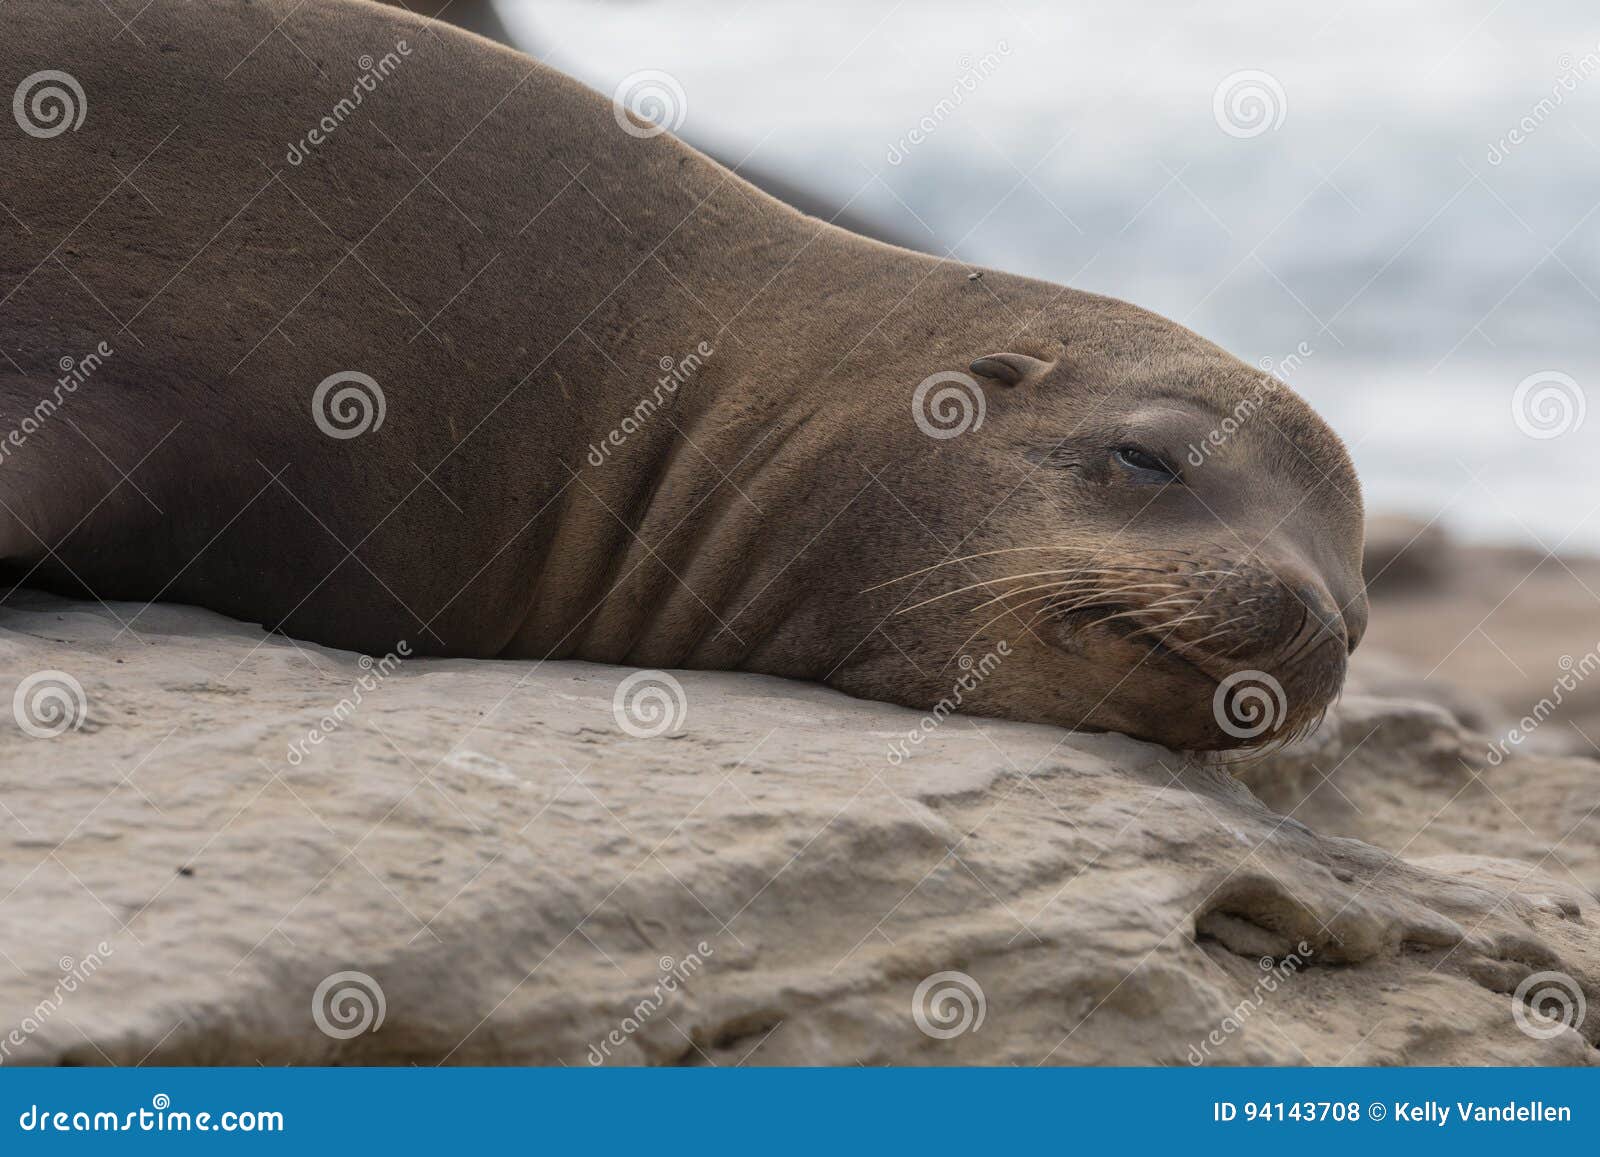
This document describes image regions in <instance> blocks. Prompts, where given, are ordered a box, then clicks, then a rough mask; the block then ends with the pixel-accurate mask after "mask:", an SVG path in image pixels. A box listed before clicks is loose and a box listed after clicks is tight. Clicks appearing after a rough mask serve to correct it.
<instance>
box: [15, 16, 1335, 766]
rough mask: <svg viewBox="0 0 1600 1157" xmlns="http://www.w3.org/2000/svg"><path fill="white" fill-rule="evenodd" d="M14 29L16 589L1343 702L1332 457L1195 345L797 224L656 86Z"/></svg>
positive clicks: (1096, 691)
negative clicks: (733, 168) (723, 160)
mask: <svg viewBox="0 0 1600 1157" xmlns="http://www.w3.org/2000/svg"><path fill="white" fill-rule="evenodd" d="M5 20H6V30H7V34H6V36H5V38H4V41H3V42H0V83H3V85H4V86H5V87H6V89H8V90H11V91H13V92H14V100H13V113H14V116H13V121H14V122H15V123H14V124H11V125H6V126H5V127H4V130H3V131H0V150H3V151H0V202H3V204H4V209H3V212H0V229H3V230H4V231H5V245H4V246H3V248H0V346H3V350H4V355H5V356H4V358H3V359H0V558H4V559H5V560H6V565H7V567H8V574H9V575H10V576H11V579H12V580H13V581H17V582H26V583H28V584H33V585H43V586H47V587H50V588H53V589H64V590H68V591H73V592H77V593H85V594H92V595H93V596H95V597H97V598H101V599H107V600H111V599H117V600H139V601H149V600H156V599H165V600H172V601H178V602H185V603H192V604H198V605H200V606H203V607H208V608H211V609H213V610H216V611H219V612H222V613H224V614H228V615H232V616H234V617H237V618H240V619H245V620H248V621H252V622H259V623H262V624H265V625H266V626H267V627H269V628H271V629H274V630H278V631H281V632H284V633H286V634H288V635H291V636H295V637H299V638H302V639H307V640H313V641H316V642H319V643H323V644H327V645H331V646H336V647H345V648H353V649H359V650H362V651H366V652H368V653H372V654H382V653H388V652H390V651H392V650H393V649H394V648H395V646H396V644H397V642H398V641H401V640H404V641H405V642H406V643H407V648H408V650H409V651H410V653H412V654H420V655H451V656H476V657H497V656H498V657H516V658H539V659H542V658H580V659H587V660H594V661H600V662H606V663H620V664H629V665H636V666H646V667H661V668H670V667H690V668H725V669H738V670H746V671H757V672H765V673H769V674H773V675H780V676H788V677H793V678H797V679H810V680H819V681H821V682H824V683H827V684H829V685H831V686H833V687H836V688H839V689H841V690H843V691H846V692H848V693H850V694H853V695H859V696H864V697H869V698H876V699H884V700H890V701H894V702H898V703H903V704H907V705H910V706H913V707H918V708H923V709H926V710H930V711H932V712H933V715H934V717H935V718H942V717H943V714H944V713H945V712H947V711H949V710H951V709H960V710H963V711H968V712H974V713H978V714H986V715H994V716H1003V717H1008V718H1012V719H1022V720H1032V721H1038V722H1048V723H1055V724H1060V725H1062V726H1066V727H1076V728H1093V729H1110V730H1117V731H1123V732H1127V733H1129V734H1132V735H1135V736H1138V737H1141V738H1146V739H1151V740H1155V741H1158V742H1161V743H1165V744H1168V745H1170V746H1173V747H1178V748H1194V749H1215V748H1226V747H1237V746H1248V745H1252V744H1260V743H1265V742H1270V741H1273V740H1275V739H1281V738H1283V737H1285V736H1288V735H1291V734H1294V733H1296V732H1297V731H1299V730H1301V729H1303V728H1304V727H1305V726H1307V725H1308V724H1309V723H1310V722H1312V721H1314V720H1315V719H1316V718H1317V717H1318V716H1319V713H1320V712H1321V711H1322V709H1323V708H1324V707H1325V705H1326V704H1327V703H1328V701H1329V700H1330V698H1331V697H1332V696H1333V695H1335V694H1336V692H1337V690H1338V688H1339V686H1340V683H1341V680H1342V678H1343V674H1344V670H1345V664H1346V653H1347V651H1348V650H1349V649H1351V648H1353V647H1354V646H1355V644H1356V642H1357V640H1358V639H1359V638H1360V635H1361V632H1362V629H1363V624H1364V622H1365V617H1366V604H1365V599H1364V595H1363V593H1362V586H1361V566H1360V563H1361V529H1362V518H1361V499H1360V491H1359V487H1358V484H1357V481H1356V477H1355V474H1354V471H1353V469H1352V467H1351V463H1350V460H1349V458H1348V455H1347V454H1346V452H1345V450H1344V448H1343V447H1342V445H1341V444H1340V442H1339V439H1338V438H1337V437H1336V436H1335V435H1334V434H1333V433H1332V432H1331V431H1330V430H1329V429H1328V428H1327V427H1326V426H1325V425H1324V424H1323V423H1322V422H1321V421H1320V420H1319V419H1318V418H1317V417H1316V415H1315V414H1314V413H1313V412H1312V411H1311V410H1310V408H1309V407H1307V406H1306V405H1305V404H1304V402H1302V401H1301V400H1300V399H1299V398H1297V397H1296V396H1295V395H1293V394H1292V393H1290V392H1289V391H1288V390H1287V389H1286V388H1283V387H1282V386H1280V385H1278V384H1277V383H1276V382H1275V381H1274V380H1273V379H1271V378H1268V377H1267V376H1266V375H1264V374H1262V373H1260V372H1258V371H1256V370H1254V369H1252V368H1250V367H1248V366H1246V365H1244V364H1242V363H1241V362H1239V361H1237V360H1235V359H1234V358H1232V357H1230V356H1229V355H1227V354H1225V353H1224V352H1222V351H1221V350H1219V349H1217V348H1216V347H1215V346H1213V345H1211V344H1209V343H1207V342H1206V341H1204V340H1202V339H1201V338H1199V337H1197V336H1195V335H1194V334H1192V333H1190V332H1189V331H1187V330H1185V329H1183V328H1181V327H1180V326H1178V325H1175V324H1173V323H1172V322H1170V321H1167V320H1165V319H1163V318H1160V317H1157V316H1155V315H1153V314H1150V313H1147V312H1145V311H1143V310H1140V309H1137V308H1135V307H1133V306H1131V305H1127V304H1124V303H1122V302H1119V301H1114V300H1110V299H1108V298H1104V297H1099V296H1095V295H1093V294H1089V293H1084V292H1079V291H1076V290H1072V289H1068V288H1064V287H1062V286H1058V285H1052V284H1048V283H1045V282H1041V281H1034V280H1029V279H1026V278H1021V277H1014V276H1010V275H1007V274H1005V273H1002V272H999V271H996V270H973V269H970V268H968V267H966V266H963V265H960V264H958V263H955V262H952V261H947V260H946V261H941V260H936V259H934V258H930V257H927V256H924V255H921V254H916V253H911V252H908V251H905V250H901V249H896V248H893V247H891V246H887V245H883V244H880V243H877V242H873V241H869V240H865V239H863V238H860V237H857V236H854V235H852V234H848V233H845V232H843V231H841V230H838V229H835V228H833V227H831V226H829V225H828V224H826V223H824V222H821V221H817V220H815V219H811V218H808V217H804V216H802V215H801V214H799V213H797V212H795V211H793V210H791V209H789V208H787V207H786V206H783V205H782V204H780V203H778V202H776V201H774V200H772V199H771V198H769V197H767V196H766V195H764V194H762V193H760V192H759V191H758V190H756V189H755V188H753V187H752V186H750V185H748V184H746V183H745V182H744V181H742V180H741V179H740V178H739V177H738V176H736V175H735V174H733V173H731V172H730V171H728V170H726V169H724V168H722V167H720V166H718V165H716V164H714V163H713V162H711V161H709V160H707V159H706V158H705V157H703V156H701V155H700V154H698V153H696V152H694V151H692V150H691V149H689V148H687V147H686V146H684V145H683V144H681V143H680V142H678V141H677V140H676V139H675V138H674V137H673V136H671V135H670V133H667V132H662V131H659V129H660V127H661V122H663V121H664V122H665V124H666V125H667V126H668V127H670V125H671V123H672V121H673V119H674V116H673V108H672V100H673V98H674V92H673V86H672V85H671V84H666V83H665V82H661V84H660V85H659V87H658V91H656V92H654V93H653V97H654V98H655V99H654V101H653V104H652V102H639V101H635V100H634V98H633V96H624V95H623V94H621V93H619V95H618V98H617V99H616V100H607V99H605V98H604V97H602V96H599V95H597V94H595V93H593V92H591V91H589V90H587V89H585V88H584V87H582V86H581V85H579V84H577V83H576V82H574V81H572V80H570V79H568V78H567V77H565V76H562V75H560V74H559V73H557V72H554V71H552V70H551V69H548V68H545V67H542V66H541V65H539V64H537V63H535V62H534V61H532V60H530V59H528V58H527V57H524V56H522V55H520V54H518V53H515V52H512V51H510V50H507V49H503V48H501V47H498V46H495V45H492V44H490V43H489V42H488V41H485V40H482V39H480V38H477V37H474V36H472V35H469V34H466V33H462V32H459V31H456V30H453V29H450V28H446V27H444V26H442V25H439V24H435V23H430V22H427V21H424V20H422V19H420V18H417V17H415V16H412V15H409V14H407V13H405V12H403V11H398V10H395V9H392V8H385V7H380V6H377V5H374V4H370V3H367V2H366V0H206V2H204V3H201V2H198V0H153V2H151V3H149V4H147V5H146V6H144V7H143V8H142V9H141V10H139V11H138V12H137V13H136V14H125V15H123V16H117V15H114V14H113V13H112V12H110V11H109V10H108V9H106V8H105V7H103V6H101V5H98V4H92V3H79V4H67V3H61V2H60V0H12V2H11V3H10V4H8V5H7V7H6V14H5ZM124 20H126V25H125V26H124V27H121V28H119V24H123V22H124ZM646 79H647V80H649V79H650V78H646ZM641 108H643V109H646V111H648V112H651V113H652V114H653V116H652V119H648V120H647V119H644V118H643V117H641V116H640V115H639V112H638V111H637V110H638V109H641ZM119 613H121V614H123V615H125V614H126V612H119ZM126 626H127V628H128V630H129V631H130V632H131V633H133V634H134V635H137V633H138V630H139V622H138V616H137V615H134V616H133V617H132V618H131V619H128V620H127V622H126ZM1241 711H1242V713H1243V714H1242V716H1239V712H1241ZM1252 711H1253V712H1254V714H1251V712H1252ZM1241 718H1242V721H1241Z"/></svg>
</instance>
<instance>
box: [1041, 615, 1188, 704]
mask: <svg viewBox="0 0 1600 1157" xmlns="http://www.w3.org/2000/svg"><path fill="white" fill-rule="evenodd" d="M1134 609H1135V608H1133V607H1129V606H1124V605H1120V604H1107V605H1105V606H1094V607H1085V608H1082V609H1080V610H1073V611H1066V612H1063V613H1062V614H1060V615H1057V616H1056V617H1055V624H1056V634H1057V637H1058V640H1059V643H1058V645H1062V644H1064V645H1065V649H1066V650H1069V651H1072V652H1074V653H1076V654H1080V655H1086V656H1087V655H1092V656H1095V657H1101V656H1103V655H1104V654H1105V648H1104V645H1103V644H1101V645H1099V646H1095V647H1088V646H1086V645H1085V640H1084V638H1083V636H1085V635H1087V634H1089V633H1090V632H1093V631H1099V632H1104V633H1105V634H1108V635H1111V636H1113V637H1114V638H1115V639H1117V640H1119V641H1120V642H1122V643H1123V644H1124V645H1125V646H1126V647H1128V648H1129V649H1131V650H1135V651H1142V652H1143V657H1142V658H1140V659H1139V660H1138V661H1137V663H1136V665H1135V666H1134V667H1132V668H1130V669H1129V672H1128V674H1129V675H1131V674H1133V672H1134V671H1135V670H1137V668H1138V667H1141V666H1144V665H1146V664H1148V663H1149V662H1150V661H1151V660H1155V661H1156V662H1158V663H1160V664H1161V665H1162V666H1164V667H1174V666H1175V667H1178V668H1180V669H1181V670H1183V671H1185V672H1187V673H1189V674H1190V675H1192V676H1194V678H1196V679H1198V680H1200V681H1202V682H1203V683H1205V684H1206V685H1207V686H1208V687H1210V686H1215V685H1216V684H1217V683H1218V682H1219V679H1218V677H1217V676H1215V675H1213V674H1211V672H1209V671H1207V670H1206V669H1205V668H1204V667H1203V666H1201V665H1200V663H1199V662H1197V661H1196V660H1195V659H1193V658H1191V657H1190V656H1188V655H1185V654H1184V653H1183V652H1182V651H1180V650H1179V649H1178V648H1177V647H1174V646H1172V645H1171V644H1170V643H1168V642H1167V641H1166V640H1165V639H1164V638H1163V636H1162V632H1161V631H1160V630H1159V629H1152V628H1150V627H1148V626H1141V625H1140V624H1139V623H1137V622H1135V621H1134V620H1133V618H1132V617H1131V616H1132V614H1133V612H1134Z"/></svg>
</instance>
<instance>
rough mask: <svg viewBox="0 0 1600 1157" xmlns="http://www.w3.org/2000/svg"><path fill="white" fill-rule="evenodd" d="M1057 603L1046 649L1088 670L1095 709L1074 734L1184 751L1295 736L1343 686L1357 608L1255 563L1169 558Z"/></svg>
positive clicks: (1105, 577)
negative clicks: (1093, 733) (1108, 733)
mask: <svg viewBox="0 0 1600 1157" xmlns="http://www.w3.org/2000/svg"><path fill="white" fill-rule="evenodd" d="M1095 588H1096V589H1095V592H1094V593H1091V594H1088V595H1083V594H1077V595H1074V596H1072V597H1070V598H1068V599H1066V600H1064V601H1063V602H1061V603H1060V604H1059V605H1058V606H1057V608H1056V612H1055V613H1054V614H1052V615H1050V616H1048V617H1049V620H1050V622H1049V627H1048V634H1047V635H1046V637H1045V639H1046V641H1047V642H1049V643H1051V644H1052V645H1055V646H1058V647H1060V648H1061V649H1063V650H1065V651H1067V652H1068V653H1069V654H1070V655H1071V656H1073V657H1074V658H1075V659H1077V660H1079V661H1086V662H1090V663H1092V664H1093V666H1094V669H1095V671H1096V673H1097V675H1098V678H1099V680H1100V681H1101V682H1102V683H1103V686H1104V690H1103V692H1102V695H1103V702H1102V703H1101V704H1098V705H1096V707H1095V708H1094V709H1093V710H1092V711H1091V712H1090V714H1089V717H1088V718H1086V719H1085V720H1084V724H1085V725H1087V726H1091V727H1105V728H1108V729H1112V730H1118V731H1125V732H1128V733H1129V734H1132V735H1135V736H1137V737H1139V738H1143V739H1150V740H1153V741H1155V742H1158V743H1163V744H1165V745H1167V746H1169V747H1177V748H1184V749H1191V750H1217V749H1228V748H1250V747H1261V746H1266V745H1275V744H1280V743H1285V742H1288V741H1290V740H1292V739H1294V738H1297V737H1299V736H1300V735H1303V734H1305V733H1306V732H1308V731H1309V730H1311V729H1312V728H1313V727H1315V726H1316V724H1317V722H1318V721H1320V719H1321V718H1322V715H1323V712H1324V711H1325V710H1326V709H1327V707H1328V705H1329V704H1330V703H1331V702H1332V701H1333V699H1334V698H1335V697H1336V696H1337V695H1338V693H1339V689H1340V687H1341V686H1342V685H1343V682H1344V676H1345V670H1346V666H1347V661H1348V656H1349V654H1350V652H1351V651H1352V650H1354V647H1355V644H1356V643H1357V642H1359V640H1360V637H1361V634H1362V633H1363V632H1364V630H1365V626H1366V599H1365V596H1364V595H1361V594H1358V595H1357V596H1355V597H1354V598H1353V599H1352V600H1350V601H1349V603H1348V604H1347V605H1346V606H1343V607H1341V606H1340V605H1339V603H1338V601H1337V600H1336V599H1335V597H1334V596H1333V595H1332V593H1331V592H1330V591H1329V590H1328V587H1327V585H1326V584H1324V583H1323V582H1322V581H1320V579H1316V578H1312V577H1309V576H1305V575H1301V574H1297V573H1294V572H1293V571H1290V572H1288V573H1284V572H1283V571H1281V570H1280V569H1278V568H1276V567H1272V566H1268V565H1266V564H1265V563H1262V562H1258V561H1253V560H1252V561H1246V562H1242V563H1241V562H1235V563H1232V564H1229V563H1226V562H1221V561H1219V560H1217V559H1216V558H1215V557H1212V558H1211V559H1209V560H1208V559H1206V558H1203V557H1202V556H1201V555H1200V554H1199V553H1194V554H1191V553H1189V552H1170V553H1163V555H1162V556H1160V557H1159V558H1152V557H1142V558H1139V559H1129V560H1127V562H1126V564H1125V565H1124V566H1122V567H1119V568H1117V569H1116V570H1115V571H1114V572H1111V571H1106V570H1104V569H1102V570H1101V571H1100V572H1099V574H1098V576H1097V580H1096V584H1095Z"/></svg>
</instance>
